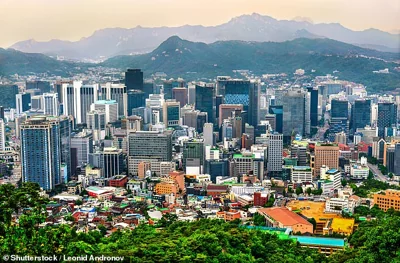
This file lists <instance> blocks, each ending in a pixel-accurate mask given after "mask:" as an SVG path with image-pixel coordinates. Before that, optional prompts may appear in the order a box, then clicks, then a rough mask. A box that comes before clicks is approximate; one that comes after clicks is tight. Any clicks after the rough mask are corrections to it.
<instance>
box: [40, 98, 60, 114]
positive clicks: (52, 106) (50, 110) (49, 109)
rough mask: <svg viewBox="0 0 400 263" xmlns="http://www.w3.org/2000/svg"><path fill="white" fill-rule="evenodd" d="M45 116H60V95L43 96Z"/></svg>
mask: <svg viewBox="0 0 400 263" xmlns="http://www.w3.org/2000/svg"><path fill="white" fill-rule="evenodd" d="M43 102H44V103H43V104H44V107H43V108H44V114H45V115H52V116H58V114H59V113H58V94H57V93H44V94H43Z"/></svg>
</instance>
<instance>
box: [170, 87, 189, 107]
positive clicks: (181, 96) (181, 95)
mask: <svg viewBox="0 0 400 263" xmlns="http://www.w3.org/2000/svg"><path fill="white" fill-rule="evenodd" d="M172 98H173V99H175V100H176V101H178V102H179V103H180V106H181V107H183V106H185V105H186V104H187V103H188V90H187V88H173V89H172Z"/></svg>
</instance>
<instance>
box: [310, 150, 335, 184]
mask: <svg viewBox="0 0 400 263" xmlns="http://www.w3.org/2000/svg"><path fill="white" fill-rule="evenodd" d="M323 165H326V166H328V167H329V168H331V169H332V168H335V169H338V168H339V146H337V145H336V144H319V145H316V146H315V157H314V177H316V176H319V175H320V171H321V167H322V166H323Z"/></svg>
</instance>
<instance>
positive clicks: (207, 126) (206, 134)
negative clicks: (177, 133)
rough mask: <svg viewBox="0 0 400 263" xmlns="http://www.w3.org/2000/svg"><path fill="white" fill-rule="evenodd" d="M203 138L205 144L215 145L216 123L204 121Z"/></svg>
mask: <svg viewBox="0 0 400 263" xmlns="http://www.w3.org/2000/svg"><path fill="white" fill-rule="evenodd" d="M203 138H204V145H210V146H213V145H214V125H213V124H212V123H204V127H203Z"/></svg>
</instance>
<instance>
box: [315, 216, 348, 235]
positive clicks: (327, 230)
mask: <svg viewBox="0 0 400 263" xmlns="http://www.w3.org/2000/svg"><path fill="white" fill-rule="evenodd" d="M354 223H355V219H354V218H332V219H330V220H328V221H327V222H326V225H325V227H324V230H323V234H324V235H331V234H340V235H344V236H349V235H351V234H353V232H354V228H355V224H354Z"/></svg>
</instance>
